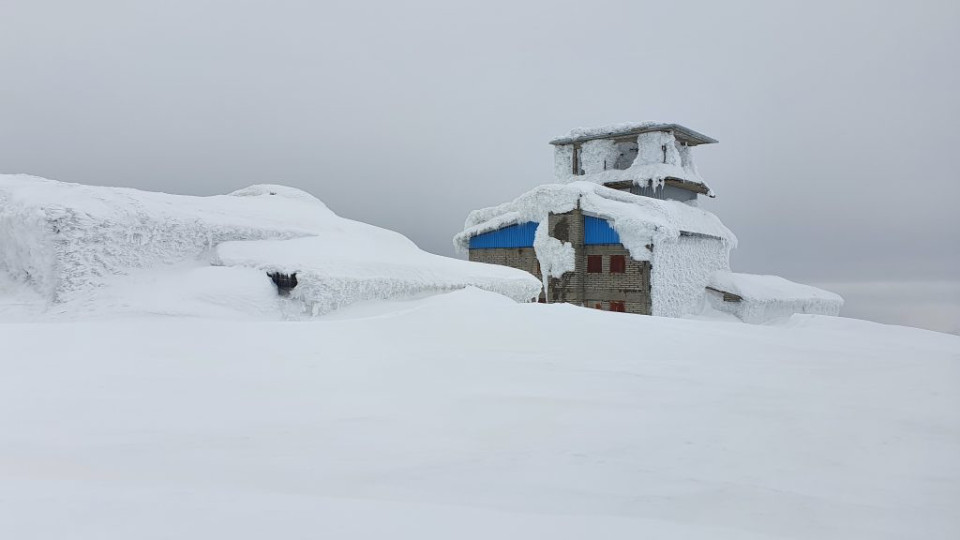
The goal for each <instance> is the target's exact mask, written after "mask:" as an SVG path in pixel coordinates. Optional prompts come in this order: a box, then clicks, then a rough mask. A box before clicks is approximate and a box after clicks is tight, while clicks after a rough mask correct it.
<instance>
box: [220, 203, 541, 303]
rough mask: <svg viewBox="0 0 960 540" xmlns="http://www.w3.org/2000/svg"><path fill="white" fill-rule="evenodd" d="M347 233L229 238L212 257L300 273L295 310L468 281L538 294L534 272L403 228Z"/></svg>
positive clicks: (519, 295)
mask: <svg viewBox="0 0 960 540" xmlns="http://www.w3.org/2000/svg"><path fill="white" fill-rule="evenodd" d="M349 228H351V229H355V230H350V231H349V232H350V234H344V233H345V232H347V231H338V232H335V233H323V234H318V235H314V236H309V237H305V238H296V239H293V240H265V241H255V242H226V243H224V244H221V245H220V246H218V247H217V250H216V259H215V262H216V263H218V264H223V265H227V266H244V267H252V268H257V269H260V270H262V271H264V272H280V273H284V274H293V273H296V275H297V282H298V283H297V286H296V288H294V289H293V291H291V299H292V300H293V301H295V302H297V303H298V304H299V306H300V307H299V309H298V311H300V312H303V313H306V314H310V315H321V314H324V313H328V312H330V311H333V310H335V309H338V308H340V307H343V306H345V305H349V304H352V303H355V302H358V301H362V300H375V299H383V298H397V297H410V296H415V295H419V294H422V293H425V292H436V291H450V290H454V289H462V288H464V287H466V286H473V287H477V288H480V289H484V290H488V291H493V292H497V293H500V294H502V295H504V296H507V297H509V298H512V299H514V300H516V301H518V302H523V301H529V300H531V299H532V298H535V297H536V296H537V295H538V294H539V293H540V282H539V281H538V280H537V279H536V278H535V277H534V276H532V275H531V274H528V273H526V272H522V271H519V270H515V269H513V268H508V267H505V266H498V265H487V264H479V263H472V262H469V261H463V260H459V259H451V258H449V257H441V256H439V255H434V254H432V253H426V252H424V251H421V250H420V249H418V248H417V247H416V246H415V245H414V244H413V243H412V242H410V241H409V240H407V239H406V238H405V237H403V236H402V235H400V234H397V233H394V232H392V231H387V230H384V229H378V228H376V227H372V226H369V225H366V224H364V223H358V222H350V227H349Z"/></svg>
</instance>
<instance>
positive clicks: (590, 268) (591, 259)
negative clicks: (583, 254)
mask: <svg viewBox="0 0 960 540" xmlns="http://www.w3.org/2000/svg"><path fill="white" fill-rule="evenodd" d="M601 272H603V256H601V255H587V273H589V274H599V273H601Z"/></svg>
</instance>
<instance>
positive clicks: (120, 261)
mask: <svg viewBox="0 0 960 540" xmlns="http://www.w3.org/2000/svg"><path fill="white" fill-rule="evenodd" d="M305 237H315V238H321V237H322V238H323V239H324V240H323V242H322V248H321V249H324V250H330V248H331V246H332V245H334V244H339V245H341V247H343V248H344V249H352V250H354V252H356V253H358V252H359V251H360V250H361V248H359V247H357V246H365V248H363V249H367V250H369V251H368V252H366V253H364V255H363V257H361V258H357V257H354V258H341V259H336V260H339V261H341V262H343V263H345V264H347V266H346V267H345V268H344V269H342V270H341V271H334V270H333V269H334V267H335V266H336V264H337V263H336V262H333V261H334V260H335V259H333V258H331V259H329V260H328V261H327V262H326V263H325V266H324V273H322V274H318V273H312V274H311V273H310V272H309V270H308V266H307V265H301V267H302V271H304V272H305V275H304V277H305V287H304V290H312V291H322V292H323V299H320V298H311V299H309V300H308V297H309V295H308V294H306V293H304V294H302V295H300V294H298V297H302V298H303V299H304V300H305V301H307V302H308V303H309V304H310V306H311V310H313V309H314V307H316V306H324V307H321V308H317V309H319V312H325V311H327V306H340V305H346V304H349V303H352V302H354V301H357V300H361V299H370V298H378V297H380V296H378V295H387V296H384V297H392V296H395V295H400V294H407V293H410V292H416V293H420V292H425V291H431V290H433V291H446V290H450V289H455V288H462V287H466V286H469V285H473V286H477V287H481V288H484V289H488V290H492V291H496V292H504V293H505V294H507V295H508V296H510V297H511V298H515V299H517V300H527V299H530V298H532V297H534V296H536V295H537V291H538V290H539V282H538V280H536V279H535V278H534V277H533V276H529V275H528V274H526V273H524V272H521V271H518V270H512V269H505V268H498V267H492V266H488V265H480V264H474V263H469V262H465V261H456V260H451V259H446V258H444V257H439V256H433V255H429V254H427V253H424V252H422V251H421V250H420V249H419V248H417V246H416V245H415V244H414V243H413V242H411V241H410V240H408V239H407V238H405V237H404V236H402V235H400V234H397V233H393V232H390V231H386V230H384V229H380V228H377V227H374V226H370V225H366V224H363V223H358V222H354V221H351V220H348V219H344V218H341V217H339V216H337V215H336V214H334V213H333V212H332V211H330V210H329V209H328V208H327V207H326V206H325V205H324V204H323V203H322V202H320V201H319V200H317V199H316V198H314V197H313V196H311V195H310V194H308V193H306V192H303V191H300V190H298V189H294V188H289V187H285V186H276V185H258V186H251V187H248V188H245V189H242V190H239V191H236V192H234V193H231V194H230V195H217V196H212V197H192V196H183V195H169V194H165V193H152V192H144V191H139V190H134V189H127V188H110V187H93V186H84V185H79V184H68V183H63V182H56V181H53V180H47V179H43V178H37V177H32V176H25V175H0V272H5V273H6V274H7V275H8V277H9V278H10V279H12V280H14V281H16V282H20V283H23V284H25V285H27V286H29V287H31V288H33V289H34V290H35V291H37V293H39V294H40V295H41V296H43V297H44V298H46V299H47V300H48V301H51V302H61V303H62V302H68V301H71V300H76V299H80V298H86V297H87V296H89V293H90V291H91V290H96V289H98V288H100V287H103V286H104V285H106V284H108V283H109V282H111V281H112V280H115V279H116V278H117V277H118V276H123V275H127V274H129V273H131V272H134V271H138V270H144V269H150V268H155V267H161V266H165V265H172V264H179V263H188V262H195V263H199V264H209V263H211V262H214V260H215V259H216V255H215V253H214V252H215V250H216V248H217V246H219V245H220V244H223V243H224V242H243V241H260V240H289V239H294V238H305ZM318 242H320V241H319V240H317V241H315V242H313V243H312V244H311V243H309V242H308V243H304V244H299V246H301V247H304V248H305V249H306V248H307V247H308V246H317V245H318V244H317V243H318ZM244 253H247V254H249V253H250V252H249V251H245V252H244ZM330 253H333V252H330ZM288 255H289V257H287V258H286V259H285V261H286V264H284V265H283V266H284V268H286V267H291V266H297V265H292V264H290V263H292V261H295V260H296V258H297V257H298V256H303V257H305V258H309V259H311V260H314V261H315V260H317V259H318V258H320V259H322V258H323V254H322V253H321V254H317V253H313V254H311V253H310V252H308V251H304V252H302V253H301V252H297V253H289V254H288ZM216 262H217V263H218V264H227V263H226V262H225V260H224V259H222V258H221V259H216ZM248 262H249V259H248ZM270 264H272V263H271V262H270V261H263V260H261V261H259V262H258V263H257V264H252V266H256V267H258V268H260V267H266V266H270ZM364 265H369V266H370V268H371V269H372V268H376V270H375V272H376V273H377V278H376V279H379V280H380V281H375V283H374V281H371V279H373V278H371V276H370V275H368V274H366V273H365V270H364V268H363V266H364ZM347 268H348V269H347ZM392 270H396V271H397V272H399V273H396V274H391V273H390V272H391V271H392ZM371 271H374V270H371ZM263 279H264V280H266V279H268V278H267V277H266V276H265V275H264V276H263ZM431 279H435V281H431ZM331 297H333V298H336V300H335V301H327V300H326V299H328V298H331Z"/></svg>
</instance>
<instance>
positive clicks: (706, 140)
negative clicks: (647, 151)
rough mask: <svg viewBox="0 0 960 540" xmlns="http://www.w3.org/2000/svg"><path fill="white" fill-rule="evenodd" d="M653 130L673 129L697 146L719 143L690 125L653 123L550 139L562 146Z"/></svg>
mask: <svg viewBox="0 0 960 540" xmlns="http://www.w3.org/2000/svg"><path fill="white" fill-rule="evenodd" d="M652 131H673V132H674V134H675V135H677V139H678V140H680V141H681V142H685V143H687V144H688V145H689V146H697V145H700V144H714V143H718V142H720V141H718V140H717V139H714V138H713V137H708V136H706V135H704V134H703V133H700V132H698V131H694V130H692V129H690V128H688V127H685V126H681V125H680V124H652V125H649V126H643V127H639V128H634V129H628V130H624V131H612V132H610V133H603V134H599V135H586V136H582V137H559V138H557V139H553V140H552V141H550V144H552V145H554V146H562V145H565V144H575V143H579V142H585V141H592V140H596V139H616V138H620V137H630V136H633V135H640V134H641V133H650V132H652Z"/></svg>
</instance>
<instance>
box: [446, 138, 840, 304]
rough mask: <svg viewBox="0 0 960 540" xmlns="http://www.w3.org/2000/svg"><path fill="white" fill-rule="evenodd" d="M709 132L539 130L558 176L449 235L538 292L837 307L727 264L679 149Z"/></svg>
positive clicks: (602, 299)
mask: <svg viewBox="0 0 960 540" xmlns="http://www.w3.org/2000/svg"><path fill="white" fill-rule="evenodd" d="M715 142H717V141H716V140H714V139H712V138H710V137H707V136H705V135H703V134H700V133H697V132H696V131H693V130H691V129H689V128H686V127H683V126H679V125H677V124H664V123H654V122H643V123H630V124H618V125H614V126H607V127H602V128H595V129H575V130H573V131H571V132H570V133H568V134H567V135H565V136H563V137H559V138H557V139H554V140H553V141H551V144H553V145H554V147H555V173H556V180H557V182H558V183H555V184H546V185H541V186H538V187H537V188H534V189H533V190H531V191H529V192H527V193H525V194H523V195H521V196H520V197H518V198H517V199H515V200H513V201H511V202H507V203H505V204H501V205H499V206H495V207H492V208H485V209H481V210H476V211H474V212H471V213H470V215H469V216H468V217H467V220H466V223H465V224H464V230H463V231H462V232H461V233H459V234H458V235H457V236H456V237H455V238H454V244H455V245H456V247H457V248H458V249H459V250H460V251H461V252H463V251H466V252H469V257H470V260H471V261H477V262H485V263H492V264H498V265H505V266H511V267H514V268H519V269H522V270H525V271H527V272H529V273H530V274H533V275H534V276H537V277H538V278H539V279H540V280H541V281H542V282H543V284H544V287H543V293H542V294H541V296H540V301H541V302H566V303H572V304H576V305H581V306H586V307H591V308H597V309H604V310H609V311H621V312H628V313H639V314H646V315H660V316H667V317H679V316H683V315H687V314H693V313H699V312H700V311H702V310H703V309H704V308H705V307H707V306H709V305H712V306H713V307H714V308H715V309H718V310H720V311H725V312H728V313H732V314H734V315H737V316H738V317H740V318H741V319H743V320H745V321H748V322H763V321H766V320H769V319H772V318H776V317H780V316H785V315H789V314H792V313H813V314H826V315H837V314H838V313H839V311H840V307H841V306H842V304H843V301H842V299H841V298H840V297H839V296H837V295H835V294H833V293H829V292H827V291H821V290H820V289H816V288H814V287H809V286H806V285H800V284H796V283H792V282H789V281H787V280H785V279H782V278H775V277H772V276H748V275H745V274H733V273H731V272H730V251H731V250H732V249H733V248H735V247H736V245H737V238H736V236H735V235H734V234H733V233H732V232H731V231H730V230H729V229H727V228H726V227H725V226H724V225H723V223H721V222H720V220H719V219H718V218H717V217H716V216H715V215H713V214H712V213H710V212H707V211H705V210H702V209H701V208H699V207H698V197H699V196H701V195H706V196H708V197H713V196H714V195H713V192H712V191H711V189H710V188H709V187H708V186H707V184H706V182H704V180H703V178H702V177H701V176H700V174H699V173H698V172H697V168H696V166H695V165H694V162H693V157H692V153H691V148H692V147H694V146H697V145H700V144H708V143H715ZM771 280H776V286H775V287H774V286H772V281H771ZM761 282H763V283H765V284H766V285H770V286H765V287H761V286H760V283H761Z"/></svg>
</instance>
